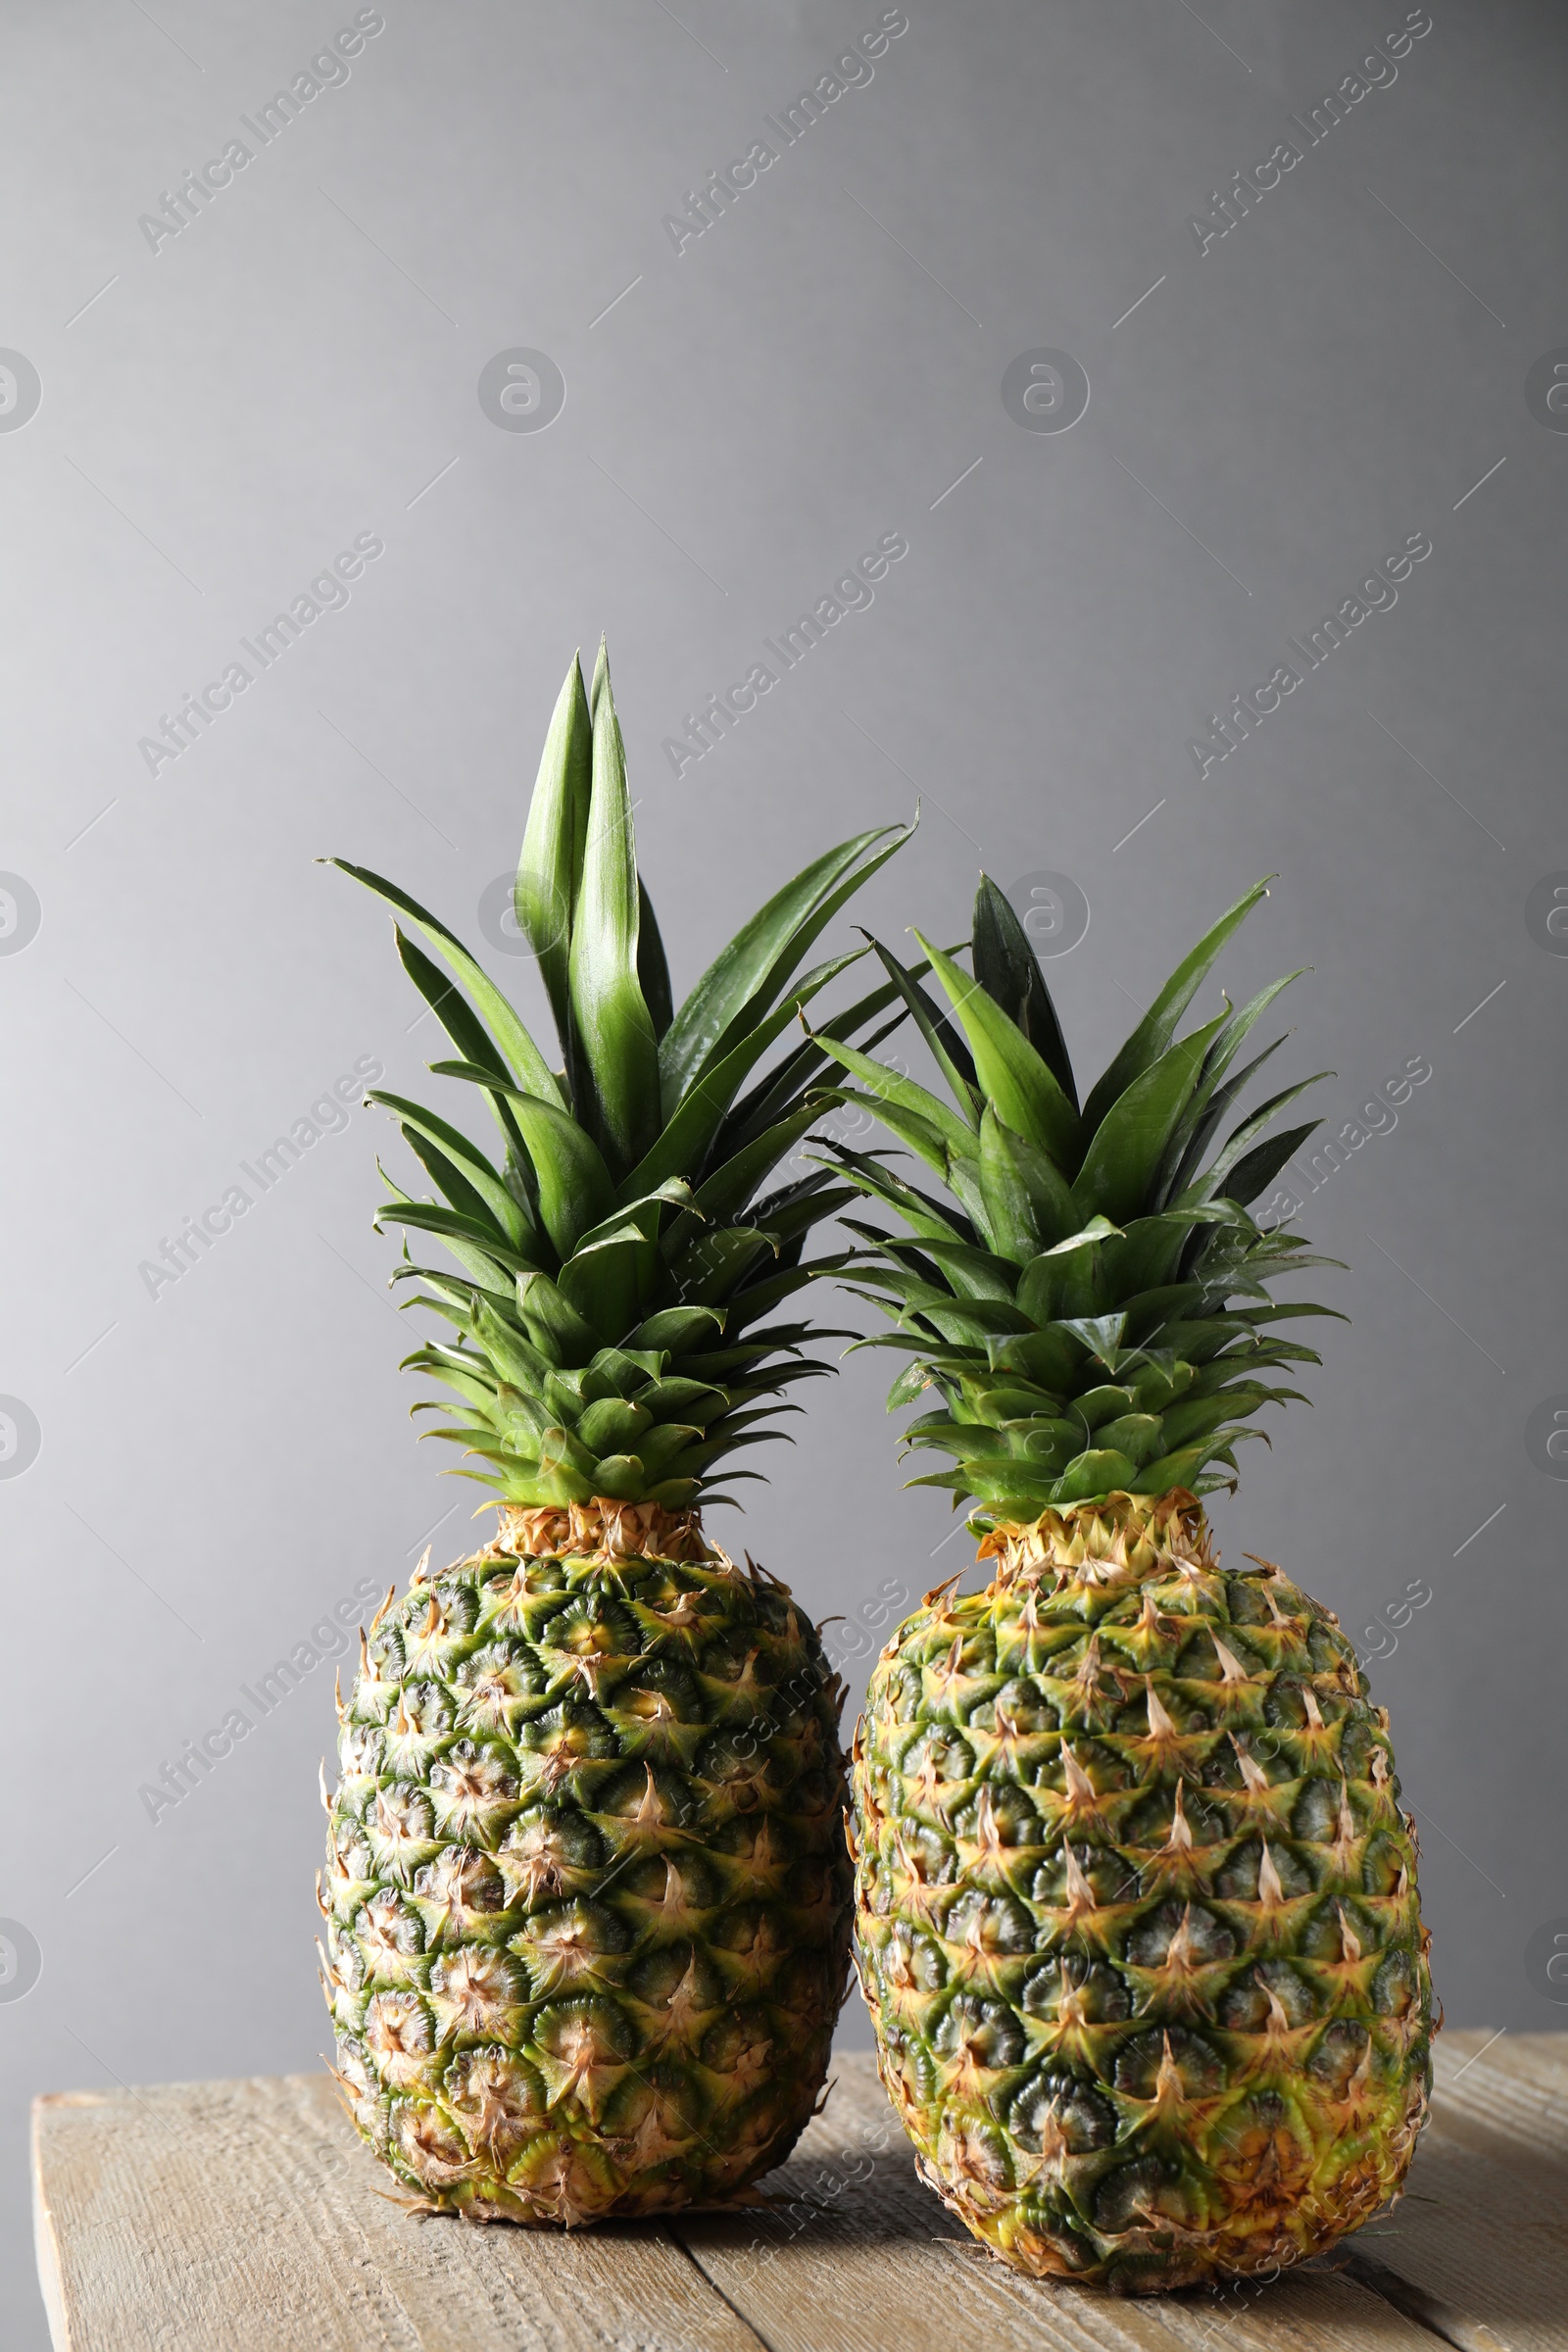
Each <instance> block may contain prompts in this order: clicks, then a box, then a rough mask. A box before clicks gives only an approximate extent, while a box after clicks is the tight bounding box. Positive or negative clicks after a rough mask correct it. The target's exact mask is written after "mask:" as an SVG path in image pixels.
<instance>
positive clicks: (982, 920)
mask: <svg viewBox="0 0 1568 2352" xmlns="http://www.w3.org/2000/svg"><path fill="white" fill-rule="evenodd" d="M972 953H973V962H974V976H975V978H976V979H977V980H978V981H979V983H980V986H981V987H982V988H983V989H984V990H985V992H986V995H987V996H988V997H990V998H992V999H993V1000H994V1002H995V1003H997V1004H998V1005H1001V1007H1002V1009H1003V1011H1004V1012H1005V1014H1006V1016H1007V1018H1008V1020H1009V1021H1011V1023H1012V1024H1013V1027H1014V1028H1015V1029H1017V1030H1019V1031H1021V1033H1022V1034H1023V1036H1025V1037H1026V1038H1027V1039H1028V1041H1029V1043H1030V1045H1032V1046H1033V1047H1034V1049H1035V1052H1036V1053H1037V1054H1039V1055H1040V1058H1041V1060H1042V1061H1043V1062H1044V1063H1045V1065H1046V1067H1047V1068H1048V1069H1049V1070H1050V1072H1051V1074H1052V1076H1053V1077H1054V1079H1055V1081H1056V1084H1057V1085H1058V1086H1059V1087H1060V1089H1061V1091H1062V1093H1063V1094H1064V1095H1065V1096H1066V1098H1067V1101H1068V1102H1069V1103H1071V1105H1072V1107H1073V1109H1074V1110H1076V1109H1077V1108H1078V1087H1077V1082H1076V1080H1075V1079H1074V1077H1073V1074H1072V1060H1071V1057H1070V1055H1069V1054H1068V1052H1067V1041H1066V1039H1065V1038H1064V1037H1063V1036H1062V1034H1061V1023H1060V1021H1059V1020H1058V1019H1057V1018H1056V1007H1055V1005H1054V1004H1053V1003H1052V999H1051V991H1050V989H1049V988H1048V987H1047V986H1046V976H1045V974H1044V972H1042V970H1041V969H1040V963H1039V959H1038V957H1037V956H1036V955H1035V952H1034V950H1033V948H1032V947H1031V946H1030V945H1029V935H1028V933H1027V932H1026V931H1025V929H1024V927H1023V925H1022V923H1021V922H1020V921H1019V920H1018V917H1017V914H1016V912H1015V911H1014V909H1013V907H1012V906H1011V904H1010V902H1009V901H1008V900H1007V899H1006V898H1005V897H1004V895H1003V893H1002V892H1001V891H1000V890H999V889H998V888H997V886H996V884H995V883H994V882H993V881H992V879H991V877H990V875H989V874H982V875H981V877H980V888H979V890H978V891H977V892H976V894H975V902H974V947H973V952H972Z"/></svg>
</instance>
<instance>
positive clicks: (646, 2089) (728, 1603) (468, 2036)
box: [322, 1502, 850, 2227]
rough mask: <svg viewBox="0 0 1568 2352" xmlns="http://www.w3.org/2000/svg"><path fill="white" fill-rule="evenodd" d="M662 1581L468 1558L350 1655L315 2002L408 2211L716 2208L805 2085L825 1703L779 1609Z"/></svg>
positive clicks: (827, 2038) (790, 2119) (713, 1566)
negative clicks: (321, 1986)
mask: <svg viewBox="0 0 1568 2352" xmlns="http://www.w3.org/2000/svg"><path fill="white" fill-rule="evenodd" d="M646 1516H647V1515H646V1514H645V1517H646ZM632 1517H633V1519H634V1520H635V1517H636V1514H633V1515H632ZM603 1518H604V1520H605V1521H606V1522H607V1523H609V1524H611V1525H616V1524H618V1523H619V1521H618V1515H617V1513H616V1510H615V1506H614V1504H613V1502H612V1503H611V1504H610V1505H609V1506H608V1509H607V1510H606V1511H605V1513H604V1514H603ZM513 1532H515V1531H509V1535H510V1534H512V1533H513ZM689 1534H690V1528H689V1526H688V1536H689ZM674 1548H677V1549H681V1550H684V1551H685V1552H686V1554H687V1556H685V1557H682V1558H668V1557H663V1556H656V1557H649V1556H647V1555H645V1554H643V1553H639V1552H635V1551H631V1552H628V1551H624V1550H622V1551H614V1550H612V1549H609V1548H606V1549H601V1550H598V1551H596V1552H594V1553H591V1554H586V1555H585V1554H582V1553H577V1554H566V1555H562V1554H545V1555H542V1556H541V1555H537V1554H529V1553H526V1552H517V1551H512V1550H504V1549H502V1548H501V1546H500V1544H493V1545H491V1546H490V1547H488V1548H487V1549H486V1550H484V1551H482V1552H480V1553H478V1554H477V1555H476V1556H475V1557H473V1558H471V1559H468V1560H465V1561H461V1562H459V1563H457V1564H456V1565H455V1566H454V1567H452V1568H449V1569H447V1570H446V1571H444V1572H443V1573H442V1574H441V1575H440V1576H439V1577H437V1578H435V1579H434V1580H432V1581H430V1582H425V1581H423V1580H422V1578H419V1577H417V1578H416V1580H415V1582H414V1583H413V1584H412V1585H411V1586H410V1588H409V1591H408V1593H406V1594H405V1595H404V1596H403V1597H402V1599H401V1601H399V1602H397V1603H396V1605H393V1606H390V1607H389V1608H388V1610H387V1611H386V1612H385V1613H384V1614H383V1615H382V1616H381V1617H380V1618H378V1620H377V1622H376V1624H375V1626H374V1628H373V1629H372V1632H371V1635H370V1637H369V1638H368V1642H366V1644H365V1646H364V1648H363V1650H362V1662H361V1668H360V1672H359V1674H358V1676H357V1677H356V1681H355V1685H354V1690H353V1692H352V1695H351V1697H350V1699H349V1701H348V1703H347V1705H346V1707H345V1709H344V1711H343V1718H342V1728H341V1733H340V1740H339V1756H340V1770H341V1781H340V1786H339V1788H338V1790H337V1792H336V1795H335V1797H334V1798H333V1799H332V1801H331V1804H330V1811H329V1830H328V1842H327V1873H326V1879H325V1884H324V1887H323V1893H322V1909H323V1913H324V1916H325V1919H326V1934H327V1952H326V1956H325V1968H324V1981H325V1989H326V1994H327V2001H328V2006H329V2008H330V2010H331V2013H332V2016H333V2021H334V2027H335V2030H336V2034H337V2051H338V2064H337V2073H338V2078H339V2082H340V2083H341V2084H342V2086H343V2088H344V2090H345V2093H346V2096H347V2100H348V2103H349V2107H350V2111H351V2113H352V2115H353V2117H354V2121H355V2123H356V2125H357V2127H358V2129H359V2131H361V2133H362V2135H363V2136H364V2137H365V2138H366V2139H367V2140H368V2142H369V2144H370V2145H371V2146H372V2147H373V2148H374V2149H375V2151H376V2153H377V2154H378V2155H379V2156H380V2157H381V2158H382V2159H383V2161H384V2162H385V2163H386V2164H387V2165H388V2166H389V2168H390V2169H391V2171H392V2172H393V2173H394V2174H395V2175H396V2176H397V2178H398V2179H399V2180H400V2181H401V2182H402V2183H403V2184H404V2185H405V2186H406V2187H407V2188H408V2189H409V2190H410V2191H411V2192H412V2195H413V2196H414V2198H415V2200H416V2201H417V2202H418V2203H419V2204H420V2205H422V2206H423V2207H424V2208H425V2209H427V2210H439V2211H449V2212H457V2213H462V2214H464V2215H466V2217H467V2218H468V2219H470V2220H474V2221H492V2220H500V2219H508V2220H513V2221H517V2222H523V2223H529V2224H535V2225H546V2224H557V2225H564V2226H566V2227H575V2226H580V2225H583V2224H587V2223H592V2222H597V2221H602V2220H607V2219H610V2218H612V2217H614V2216H620V2217H630V2216H634V2215H638V2214H646V2213H653V2212H662V2211H668V2210H673V2209H674V2208H676V2207H680V2206H689V2205H694V2204H698V2205H700V2204H706V2203H711V2202H716V2201H726V2202H731V2201H734V2200H735V2199H736V2198H739V2197H744V2195H745V2193H746V2191H747V2189H748V2187H749V2185H750V2183H751V2182H752V2181H753V2180H755V2179H756V2178H757V2177H759V2176H760V2174H761V2173H763V2172H765V2171H767V2170H769V2169H770V2168H771V2167H772V2166H774V2165H776V2164H778V2163H780V2162H781V2161H782V2160H783V2158H784V2156H785V2155H787V2153H788V2151H789V2149H790V2147H791V2146H792V2145H793V2143H794V2141H795V2139H796V2137H797V2136H798V2134H799V2132H800V2131H802V2130H803V2129H804V2127H805V2125H806V2123H807V2121H808V2120H809V2115H810V2112H811V2108H812V2105H813V2102H814V2100H815V2098H816V2095H817V2092H818V2090H819V2088H820V2086H821V2083H822V2081H823V2079H824V2077H825V2074H826V2068H827V2060H828V2051H829V2045H830V2043H831V2039H832V2033H833V2025H834V2021H835V2019H836V2017H837V2014H838V2010H839V2007H840V2004H841V2002H842V1999H843V1995H844V1988H845V1983H846V1979H847V1974H848V1964H849V1961H848V1950H849V1916H850V1869H849V1863H848V1860H847V1857H846V1856H845V1854H844V1849H843V1842H842V1837H841V1833H840V1819H841V1813H842V1805H843V1799H844V1793H845V1790H844V1762H845V1760H844V1756H843V1752H842V1749H841V1747H840V1745H839V1739H838V1713H839V1708H840V1705H841V1704H842V1691H841V1690H840V1687H839V1685H838V1681H837V1678H836V1677H835V1676H834V1675H833V1674H832V1673H831V1671H830V1669H829V1668H828V1665H827V1661H826V1659H825V1656H824V1654H823V1651H822V1648H821V1644H820V1641H819V1640H818V1637H817V1635H816V1632H815V1629H814V1628H813V1627H812V1626H811V1625H810V1623H809V1620H808V1619H807V1618H805V1617H804V1616H802V1615H801V1613H800V1612H799V1611H798V1610H797V1609H796V1607H795V1605H794V1604H793V1602H792V1601H791V1599H790V1597H789V1595H788V1593H787V1592H786V1591H785V1590H784V1588H783V1587H782V1586H779V1585H777V1584H775V1583H774V1582H773V1581H772V1580H771V1579H769V1578H767V1577H766V1576H765V1575H764V1574H763V1573H762V1572H760V1571H756V1570H751V1571H749V1572H748V1571H741V1570H737V1569H736V1568H735V1567H734V1566H733V1564H732V1563H730V1562H729V1561H728V1560H727V1559H725V1558H724V1557H723V1555H722V1554H719V1553H715V1552H713V1551H711V1549H710V1548H709V1547H708V1546H707V1545H706V1544H702V1542H701V1538H700V1532H699V1534H698V1537H697V1541H696V1544H695V1545H694V1544H693V1543H692V1542H691V1541H690V1540H688V1541H687V1542H686V1543H684V1544H677V1545H676V1546H674Z"/></svg>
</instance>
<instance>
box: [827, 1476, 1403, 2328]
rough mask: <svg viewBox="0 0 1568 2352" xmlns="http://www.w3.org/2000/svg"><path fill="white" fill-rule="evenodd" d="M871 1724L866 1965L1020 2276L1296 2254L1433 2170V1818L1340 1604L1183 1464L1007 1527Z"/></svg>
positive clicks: (1177, 2270)
mask: <svg viewBox="0 0 1568 2352" xmlns="http://www.w3.org/2000/svg"><path fill="white" fill-rule="evenodd" d="M987 1553H989V1554H990V1555H991V1556H992V1557H993V1558H996V1559H998V1560H999V1562H1000V1565H999V1568H998V1572H997V1574H996V1576H995V1579H994V1581H993V1582H992V1584H991V1585H990V1586H988V1587H987V1589H986V1590H985V1591H984V1592H981V1593H973V1594H969V1595H959V1596H957V1597H953V1596H950V1595H947V1594H946V1593H934V1594H932V1595H930V1596H929V1597H928V1600H927V1602H926V1605H925V1606H924V1607H923V1608H922V1609H920V1610H919V1611H918V1612H916V1614H915V1615H914V1616H912V1617H910V1618H909V1619H908V1620H907V1622H906V1623H905V1624H904V1625H903V1626H902V1627H901V1628H900V1630H899V1632H898V1634H897V1635H896V1637H895V1638H894V1640H893V1641H892V1642H890V1643H889V1645H888V1647H887V1648H886V1649H885V1650H884V1652H883V1653H882V1657H881V1660H880V1662H879V1663H878V1665H877V1667H876V1669H875V1672H874V1674H873V1676H872V1680H871V1684H870V1689H869V1691H868V1694H867V1698H866V1703H865V1713H864V1717H863V1720H862V1723H861V1725H860V1728H859V1731H858V1735H857V1739H856V1746H855V1759H856V1760H855V1765H854V1773H853V1782H854V1821H853V1837H852V1845H853V1847H854V1850H855V1852H856V1858H857V1898H856V1956H857V1962H858V1970H859V1975H860V1981H861V1985H862V1987H863V1990H864V1992H865V1996H866V1999H867V2001H868V2003H869V2005H870V2009H871V2015H872V2019H873V2021H874V2024H875V2028H876V2036H877V2049H878V2064H879V2066H880V2069H881V2073H882V2079H883V2082H885V2084H886V2086H887V2088H888V2091H889V2093H890V2094H891V2096H892V2098H893V2101H894V2103H895V2106H896V2107H897V2109H898V2111H899V2113H900V2115H901V2117H902V2120H903V2122H904V2124H905V2126H906V2129H907V2131H908V2133H909V2135H910V2137H911V2139H912V2140H913V2142H914V2145H915V2148H916V2150H917V2156H918V2161H919V2164H920V2169H921V2171H922V2173H923V2175H924V2177H925V2179H926V2180H928V2181H929V2182H930V2184H931V2185H932V2186H933V2187H935V2188H936V2189H937V2190H938V2191H939V2193H940V2194H941V2195H942V2196H943V2198H944V2199H945V2201H946V2202H947V2203H948V2204H949V2205H950V2206H951V2207H952V2209H953V2210H954V2211H955V2212H956V2214H958V2215H959V2217H960V2218H961V2219H962V2220H963V2222H964V2223H965V2224H966V2225H967V2227H968V2228H969V2229H971V2230H972V2231H973V2233H974V2234H975V2236H976V2237H978V2238H979V2239H981V2241H982V2242H983V2243H985V2244H986V2245H988V2246H989V2247H991V2248H992V2249H993V2251H994V2252H996V2253H997V2254H998V2255H1000V2256H1002V2257H1003V2258H1004V2259H1005V2261H1007V2262H1008V2263H1010V2264H1012V2265H1013V2266H1014V2267H1016V2268H1018V2269H1020V2270H1023V2271H1026V2272H1030V2273H1032V2274H1034V2275H1036V2276H1039V2277H1045V2278H1063V2279H1075V2280H1079V2281H1082V2282H1085V2283H1093V2284H1099V2285H1103V2286H1105V2287H1109V2288H1111V2289H1113V2290H1117V2291H1121V2292H1124V2293H1152V2292H1156V2291H1160V2290H1163V2289H1168V2288H1172V2287H1180V2286H1187V2285H1192V2284H1196V2283H1200V2282H1202V2281H1204V2280H1210V2279H1215V2278H1225V2277H1229V2276H1246V2275H1255V2274H1257V2273H1267V2272H1270V2271H1272V2270H1273V2269H1274V2268H1275V2267H1276V2266H1279V2267H1284V2266H1287V2265H1289V2264H1292V2263H1294V2262H1298V2261H1300V2260H1303V2259H1304V2258H1305V2257H1307V2256H1309V2255H1311V2254H1314V2253H1317V2252H1320V2251H1322V2250H1323V2249H1324V2248H1326V2247H1328V2246H1330V2245H1332V2244H1333V2243H1334V2241H1335V2240H1336V2239H1337V2238H1338V2237H1340V2236H1341V2235H1343V2234H1344V2233H1345V2232H1346V2231H1347V2230H1350V2229H1356V2228H1358V2227H1359V2226H1360V2224H1362V2223H1363V2222H1365V2221H1366V2220H1367V2219H1368V2218H1369V2217H1370V2216H1371V2215H1372V2214H1374V2213H1375V2212H1376V2211H1377V2210H1378V2209H1379V2207H1380V2206H1382V2205H1384V2204H1386V2203H1387V2202H1388V2201H1389V2200H1390V2199H1391V2198H1392V2197H1394V2196H1395V2195H1396V2194H1397V2192H1398V2190H1399V2187H1400V2183H1401V2181H1402V2180H1403V2179H1404V2176H1405V2173H1406V2170H1407V2168H1408V2166H1409V2162H1410V2157H1411V2154H1412V2151H1413V2147H1414V2143H1415V2139H1416V2134H1417V2132H1418V2131H1419V2130H1420V2128H1421V2125H1422V2123H1423V2122H1424V2120H1425V2116H1426V2107H1427V2097H1428V2091H1429V2087H1430V2081H1431V2062H1430V2042H1431V2036H1432V2033H1433V2031H1434V2026H1433V2019H1432V1991H1431V1982H1430V1978H1429V1974H1428V1969H1427V1962H1426V1945H1427V1942H1428V1937H1427V1936H1426V1934H1425V1932H1424V1930H1423V1928H1422V1925H1421V1918H1420V1912H1419V1907H1418V1900H1417V1889H1416V1840H1415V1835H1414V1825H1413V1823H1412V1822H1411V1821H1410V1819H1409V1817H1408V1816H1407V1815H1405V1814H1404V1813H1403V1812H1401V1810H1400V1806H1399V1801H1398V1783H1397V1779H1396V1777H1395V1769H1394V1757H1393V1752H1392V1749H1391V1746H1390V1742H1389V1737H1388V1718H1387V1715H1386V1714H1385V1712H1384V1711H1383V1710H1382V1709H1381V1708H1376V1707H1374V1706H1373V1705H1372V1704H1371V1703H1370V1701H1369V1698H1368V1693H1367V1685H1366V1681H1365V1679H1364V1677H1363V1676H1362V1674H1361V1672H1360V1669H1359V1667H1358V1665H1357V1662H1356V1659H1355V1654H1354V1652H1353V1650H1352V1648H1351V1645H1350V1643H1349V1642H1348V1641H1347V1640H1346V1638H1345V1635H1344V1634H1343V1633H1342V1632H1341V1630H1340V1628H1339V1624H1338V1621H1337V1619H1335V1618H1334V1616H1333V1615H1332V1614H1331V1613H1330V1612H1329V1611H1328V1610H1326V1609H1324V1608H1323V1607H1321V1606H1320V1605H1319V1603H1318V1602H1316V1601H1314V1600H1312V1599H1310V1598H1309V1597H1308V1596H1307V1595H1306V1594H1305V1593H1302V1592H1300V1591H1299V1590H1298V1588H1297V1587H1296V1586H1295V1585H1294V1584H1292V1583H1291V1582H1290V1581H1289V1580H1288V1579H1287V1578H1286V1577H1285V1576H1284V1575H1283V1573H1282V1572H1281V1571H1280V1570H1279V1569H1277V1568H1274V1567H1272V1566H1269V1565H1267V1564H1264V1563H1256V1564H1254V1563H1251V1562H1249V1563H1248V1564H1247V1565H1246V1566H1245V1567H1244V1568H1243V1569H1242V1570H1241V1571H1240V1572H1235V1571H1221V1569H1220V1568H1219V1566H1218V1563H1217V1559H1216V1556H1215V1554H1214V1552H1213V1550H1212V1547H1211V1544H1210V1541H1209V1536H1208V1531H1207V1527H1206V1524H1205V1521H1204V1518H1203V1513H1202V1509H1201V1505H1200V1504H1199V1503H1198V1501H1197V1500H1196V1498H1195V1497H1194V1496H1192V1495H1189V1494H1187V1493H1185V1492H1184V1491H1181V1490H1178V1491H1176V1492H1175V1493H1173V1494H1170V1495H1165V1496H1164V1497H1163V1498H1161V1499H1159V1500H1157V1501H1155V1500H1153V1499H1152V1498H1151V1497H1140V1498H1136V1499H1135V1498H1133V1497H1131V1496H1128V1495H1113V1496H1111V1497H1110V1498H1109V1499H1108V1500H1101V1501H1099V1502H1097V1503H1095V1504H1090V1505H1084V1506H1080V1507H1078V1508H1076V1509H1074V1508H1070V1507H1069V1508H1066V1509H1061V1510H1054V1511H1047V1512H1046V1513H1045V1514H1044V1516H1043V1518H1042V1519H1041V1520H1040V1521H1039V1522H1038V1523H1037V1524H1036V1525H1035V1526H1033V1527H1030V1528H1023V1527H1011V1528H998V1529H997V1531H996V1532H995V1534H994V1535H992V1536H991V1537H990V1538H988V1540H987V1543H986V1544H985V1545H984V1546H983V1547H982V1556H985V1555H986V1554H987Z"/></svg>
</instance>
